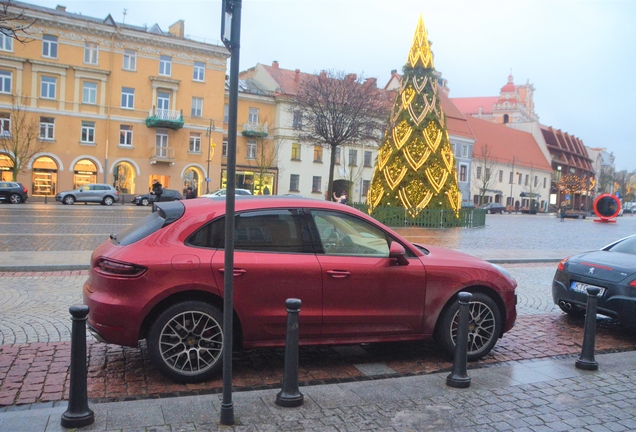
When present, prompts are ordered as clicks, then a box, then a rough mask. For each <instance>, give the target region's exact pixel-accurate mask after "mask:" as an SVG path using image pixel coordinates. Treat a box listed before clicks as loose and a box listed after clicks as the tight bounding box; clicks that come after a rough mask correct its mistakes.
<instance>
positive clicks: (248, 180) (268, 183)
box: [221, 170, 274, 195]
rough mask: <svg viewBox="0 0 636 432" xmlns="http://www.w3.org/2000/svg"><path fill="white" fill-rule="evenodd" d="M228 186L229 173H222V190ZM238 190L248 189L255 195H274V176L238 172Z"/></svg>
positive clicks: (271, 174) (224, 171)
mask: <svg viewBox="0 0 636 432" xmlns="http://www.w3.org/2000/svg"><path fill="white" fill-rule="evenodd" d="M226 186H227V171H226V170H223V171H222V172H221V188H225V187H226ZM236 188H237V189H247V190H249V191H250V192H252V193H253V194H254V195H274V174H273V173H270V172H266V173H264V174H263V176H262V181H261V176H260V174H259V173H255V172H252V171H236Z"/></svg>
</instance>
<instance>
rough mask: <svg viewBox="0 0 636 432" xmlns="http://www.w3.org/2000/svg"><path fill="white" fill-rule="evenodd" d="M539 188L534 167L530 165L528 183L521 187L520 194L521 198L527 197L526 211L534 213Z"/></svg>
mask: <svg viewBox="0 0 636 432" xmlns="http://www.w3.org/2000/svg"><path fill="white" fill-rule="evenodd" d="M539 190H541V188H540V186H539V179H538V177H537V176H536V174H535V170H534V167H533V166H532V165H531V166H530V178H529V181H528V184H527V185H525V186H524V187H523V192H522V194H521V196H522V198H523V197H525V198H527V199H528V212H529V213H535V212H536V210H537V207H538V203H537V201H538V200H537V198H539V196H540V194H539Z"/></svg>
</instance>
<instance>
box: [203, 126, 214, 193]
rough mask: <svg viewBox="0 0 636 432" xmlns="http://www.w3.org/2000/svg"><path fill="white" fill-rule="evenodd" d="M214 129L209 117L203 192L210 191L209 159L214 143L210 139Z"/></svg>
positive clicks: (212, 152)
mask: <svg viewBox="0 0 636 432" xmlns="http://www.w3.org/2000/svg"><path fill="white" fill-rule="evenodd" d="M213 130H214V120H212V119H210V127H209V128H208V134H207V136H208V170H207V171H206V177H205V193H206V194H209V193H210V159H212V156H213V155H214V148H213V147H216V144H214V140H213V139H212V131H213Z"/></svg>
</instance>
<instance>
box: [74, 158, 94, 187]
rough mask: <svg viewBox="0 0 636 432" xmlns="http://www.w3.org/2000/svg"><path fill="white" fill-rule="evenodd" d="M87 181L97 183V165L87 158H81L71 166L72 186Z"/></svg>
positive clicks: (80, 184) (83, 183)
mask: <svg viewBox="0 0 636 432" xmlns="http://www.w3.org/2000/svg"><path fill="white" fill-rule="evenodd" d="M89 183H97V166H95V164H94V163H93V162H91V161H90V160H88V159H82V160H81V161H79V162H77V163H76V164H75V166H74V167H73V188H74V189H77V188H80V187H82V186H84V185H85V184H89Z"/></svg>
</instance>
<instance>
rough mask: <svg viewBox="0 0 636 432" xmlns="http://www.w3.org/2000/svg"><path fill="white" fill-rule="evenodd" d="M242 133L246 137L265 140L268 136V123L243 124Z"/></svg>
mask: <svg viewBox="0 0 636 432" xmlns="http://www.w3.org/2000/svg"><path fill="white" fill-rule="evenodd" d="M242 133H243V136H244V137H248V138H265V137H266V136H267V123H258V122H248V123H243V132H242Z"/></svg>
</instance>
